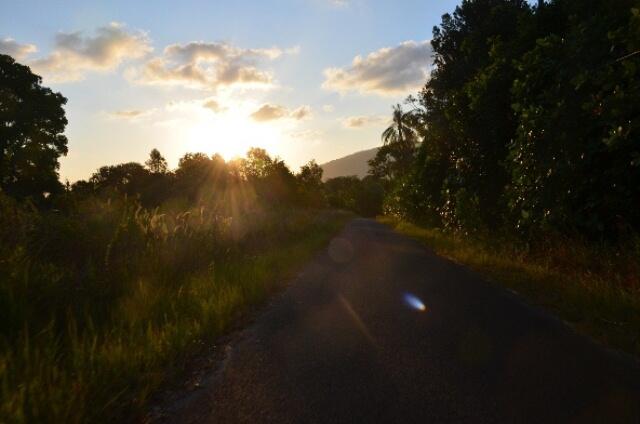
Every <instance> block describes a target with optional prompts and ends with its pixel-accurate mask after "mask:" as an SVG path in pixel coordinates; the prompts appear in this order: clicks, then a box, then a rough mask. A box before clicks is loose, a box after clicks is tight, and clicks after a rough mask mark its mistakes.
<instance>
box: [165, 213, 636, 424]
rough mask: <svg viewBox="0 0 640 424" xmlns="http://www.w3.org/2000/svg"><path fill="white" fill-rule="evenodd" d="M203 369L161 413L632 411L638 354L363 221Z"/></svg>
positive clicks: (611, 419) (475, 416) (312, 415)
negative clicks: (196, 382) (598, 339)
mask: <svg viewBox="0 0 640 424" xmlns="http://www.w3.org/2000/svg"><path fill="white" fill-rule="evenodd" d="M407 295H411V296H414V297H408V296H407ZM210 374H211V375H209V376H208V377H207V378H206V379H205V381H203V384H202V387H201V388H200V389H198V390H195V391H194V392H193V393H190V394H189V395H187V396H184V397H183V398H181V399H179V400H177V401H175V402H174V404H173V405H172V406H171V407H170V408H168V410H167V411H165V414H166V415H165V417H164V418H165V420H166V421H169V422H200V423H227V422H246V423H261V422H274V423H313V422H318V423H375V422H385V423H413V422H419V423H447V422H474V423H475V422H481V423H483V422H508V423H512V422H531V423H555V422H573V423H585V422H602V423H605V422H606V423H617V422H628V423H640V368H639V366H638V363H637V362H636V361H635V360H632V359H631V358H629V357H625V356H624V355H620V354H616V353H613V352H611V351H607V350H605V349H603V348H601V347H599V346H597V345H596V344H595V343H593V342H592V341H590V340H588V339H586V338H584V337H582V336H579V335H577V334H576V333H575V332H573V331H572V330H571V329H570V328H569V327H568V326H567V325H565V324H564V323H563V322H562V321H560V320H558V319H556V318H554V317H553V316H551V315H550V314H548V313H546V312H544V311H542V310H540V309H538V308H534V307H531V306H528V305H527V304H526V303H525V302H524V301H523V300H522V299H520V298H519V297H518V296H517V295H515V294H512V293H510V292H508V291H506V290H503V289H500V288H496V287H493V286H490V285H489V284H487V283H486V282H484V281H483V280H482V279H481V278H480V277H478V276H477V275H475V274H473V273H472V272H471V271H469V270H467V269H466V268H464V267H461V266H459V265H456V264H454V263H452V262H450V261H447V260H445V259H442V258H440V257H438V256H436V255H434V254H433V253H431V252H430V251H428V250H427V249H425V248H424V247H422V246H421V245H419V244H418V243H417V242H414V241H412V240H410V239H408V238H406V237H403V236H401V235H398V234H396V233H394V232H393V231H391V230H390V229H388V228H387V227H385V226H383V225H381V224H378V223H376V222H375V221H371V220H364V219H356V220H354V221H352V222H351V223H350V224H349V225H347V227H346V228H345V230H344V231H343V232H342V233H341V234H340V235H339V236H338V237H337V238H335V239H334V240H333V241H332V243H331V245H330V247H329V248H328V249H327V251H325V252H323V253H321V254H319V255H318V256H317V257H316V258H315V259H314V260H313V261H312V262H311V263H309V264H308V265H307V266H306V267H305V269H304V270H303V271H302V273H301V274H300V275H299V276H298V277H297V278H296V280H295V281H294V282H293V283H292V285H291V286H290V288H289V289H287V290H286V291H285V292H283V293H282V294H280V295H278V296H277V297H276V298H275V299H273V300H272V301H271V303H270V304H269V305H268V306H267V307H265V308H264V309H263V311H262V312H260V313H259V314H258V315H257V317H256V319H255V320H254V322H253V323H252V324H251V325H250V326H249V327H248V328H247V329H246V330H244V331H242V332H241V333H240V334H239V335H238V336H237V337H235V338H234V340H233V341H232V342H231V344H230V345H229V346H228V349H227V353H226V355H225V358H224V359H223V360H221V361H220V363H219V365H218V366H217V367H216V369H215V370H214V371H212V372H211V373H210Z"/></svg>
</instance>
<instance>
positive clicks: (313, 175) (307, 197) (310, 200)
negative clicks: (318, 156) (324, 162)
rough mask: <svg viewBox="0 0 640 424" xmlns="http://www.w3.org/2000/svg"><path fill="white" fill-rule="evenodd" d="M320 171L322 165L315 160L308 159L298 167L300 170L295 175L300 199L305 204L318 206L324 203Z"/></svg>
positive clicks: (321, 171)
mask: <svg viewBox="0 0 640 424" xmlns="http://www.w3.org/2000/svg"><path fill="white" fill-rule="evenodd" d="M322 173H323V170H322V167H321V166H320V165H318V164H317V163H316V161H315V160H310V161H309V162H307V163H306V164H305V165H303V166H301V167H300V172H299V173H298V175H296V178H297V179H298V185H299V189H300V197H301V200H302V202H303V203H304V204H305V205H307V206H311V207H320V206H323V205H324V204H325V197H324V193H323V190H322V188H323V187H322Z"/></svg>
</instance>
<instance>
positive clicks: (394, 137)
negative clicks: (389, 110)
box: [369, 104, 418, 179]
mask: <svg viewBox="0 0 640 424" xmlns="http://www.w3.org/2000/svg"><path fill="white" fill-rule="evenodd" d="M417 127H418V115H417V114H416V111H415V110H409V111H406V112H405V111H404V110H402V106H400V105H399V104H397V105H395V106H393V116H392V120H391V125H390V126H389V128H387V129H386V130H384V131H383V132H382V143H383V145H382V147H381V148H380V149H379V150H378V153H377V154H376V157H375V158H374V159H372V160H371V161H369V166H370V167H371V171H370V172H371V173H372V174H373V175H377V176H379V177H387V178H391V179H393V178H394V177H396V176H397V175H398V174H399V173H401V172H403V171H406V169H407V167H408V166H409V165H410V164H411V161H412V160H413V156H414V153H415V147H416V143H417V141H418V134H417Z"/></svg>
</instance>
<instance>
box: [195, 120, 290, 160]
mask: <svg viewBox="0 0 640 424" xmlns="http://www.w3.org/2000/svg"><path fill="white" fill-rule="evenodd" d="M209 115H210V114H206V115H204V116H202V115H200V116H196V117H193V118H192V119H191V120H190V122H187V123H185V128H184V133H185V134H186V146H185V147H186V148H187V151H190V152H203V153H207V154H214V153H219V154H220V155H221V156H222V157H223V158H224V159H225V160H229V159H233V158H235V157H238V156H244V154H245V153H246V152H247V150H249V148H251V147H262V148H264V149H266V150H267V151H269V152H273V151H278V150H279V147H280V144H281V142H282V140H283V137H284V134H283V132H282V128H280V127H279V126H278V125H277V123H259V122H255V121H254V120H253V119H251V118H250V117H249V116H248V115H247V114H244V113H241V112H235V113H234V112H228V113H224V114H220V115H216V116H213V117H212V116H209Z"/></svg>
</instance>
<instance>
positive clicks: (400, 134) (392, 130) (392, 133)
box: [382, 104, 416, 147]
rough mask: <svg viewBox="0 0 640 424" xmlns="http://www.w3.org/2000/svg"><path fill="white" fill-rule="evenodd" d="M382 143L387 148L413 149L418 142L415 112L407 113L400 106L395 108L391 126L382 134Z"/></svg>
mask: <svg viewBox="0 0 640 424" xmlns="http://www.w3.org/2000/svg"><path fill="white" fill-rule="evenodd" d="M382 142H383V144H384V145H385V146H387V145H397V146H402V147H407V146H411V147H413V146H414V145H415V142H416V132H415V113H414V111H413V110H410V111H407V112H405V111H404V110H402V106H400V105H399V104H397V105H395V106H393V118H392V120H391V125H390V126H389V128H387V129H386V130H384V131H383V132H382Z"/></svg>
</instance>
